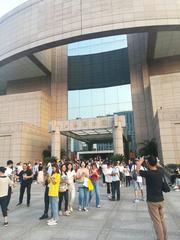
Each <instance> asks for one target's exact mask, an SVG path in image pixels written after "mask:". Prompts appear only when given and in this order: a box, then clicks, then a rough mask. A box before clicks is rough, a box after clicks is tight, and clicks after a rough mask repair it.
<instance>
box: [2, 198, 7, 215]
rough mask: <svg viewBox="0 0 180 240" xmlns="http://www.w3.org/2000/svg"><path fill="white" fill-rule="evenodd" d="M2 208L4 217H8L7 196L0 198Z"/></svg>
mask: <svg viewBox="0 0 180 240" xmlns="http://www.w3.org/2000/svg"><path fill="white" fill-rule="evenodd" d="M0 206H1V209H2V214H3V217H7V196H5V197H0Z"/></svg>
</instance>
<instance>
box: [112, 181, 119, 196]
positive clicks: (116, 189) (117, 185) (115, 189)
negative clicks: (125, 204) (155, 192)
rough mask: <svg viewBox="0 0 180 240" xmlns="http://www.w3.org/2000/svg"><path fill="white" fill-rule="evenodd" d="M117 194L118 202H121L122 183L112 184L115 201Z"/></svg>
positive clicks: (114, 182)
mask: <svg viewBox="0 0 180 240" xmlns="http://www.w3.org/2000/svg"><path fill="white" fill-rule="evenodd" d="M116 192H117V200H120V181H113V182H112V199H113V200H115V193H116Z"/></svg>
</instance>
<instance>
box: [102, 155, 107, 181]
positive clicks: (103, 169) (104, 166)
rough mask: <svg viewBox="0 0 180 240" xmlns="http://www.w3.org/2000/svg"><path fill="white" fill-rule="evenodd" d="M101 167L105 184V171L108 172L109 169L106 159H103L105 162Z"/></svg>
mask: <svg viewBox="0 0 180 240" xmlns="http://www.w3.org/2000/svg"><path fill="white" fill-rule="evenodd" d="M101 169H102V176H103V184H105V183H106V180H105V173H106V169H107V163H106V161H105V160H103V162H102V165H101Z"/></svg>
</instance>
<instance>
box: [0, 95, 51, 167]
mask: <svg viewBox="0 0 180 240" xmlns="http://www.w3.org/2000/svg"><path fill="white" fill-rule="evenodd" d="M50 102H51V101H50V98H49V97H48V96H47V95H46V94H45V93H43V92H41V91H39V92H31V93H22V94H13V95H5V96H1V97H0V108H1V113H0V152H1V154H0V163H1V164H2V163H3V164H5V162H6V161H7V160H8V159H12V160H13V161H14V162H19V161H32V162H33V161H35V160H37V159H41V158H42V155H41V154H42V151H43V150H44V149H45V148H46V147H47V146H48V145H50V135H49V134H48V122H49V120H50V116H51V115H50V113H51V112H50Z"/></svg>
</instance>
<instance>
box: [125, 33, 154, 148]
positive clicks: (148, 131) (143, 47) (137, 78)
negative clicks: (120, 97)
mask: <svg viewBox="0 0 180 240" xmlns="http://www.w3.org/2000/svg"><path fill="white" fill-rule="evenodd" d="M147 43H148V35H147V33H138V34H129V35H128V51H129V65H130V78H131V92H132V105H133V111H134V124H135V135H136V143H137V145H138V143H142V142H144V141H145V140H150V139H151V138H153V112H152V101H151V92H150V79H149V73H148V65H147Z"/></svg>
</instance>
